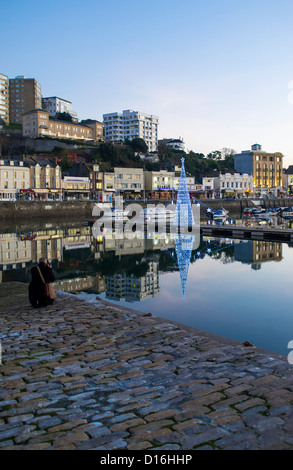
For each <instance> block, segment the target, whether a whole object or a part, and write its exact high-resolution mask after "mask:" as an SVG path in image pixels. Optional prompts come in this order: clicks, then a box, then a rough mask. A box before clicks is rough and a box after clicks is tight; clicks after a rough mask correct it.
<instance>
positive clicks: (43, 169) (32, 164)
mask: <svg viewBox="0 0 293 470" xmlns="http://www.w3.org/2000/svg"><path fill="white" fill-rule="evenodd" d="M25 162H26V163H27V164H28V166H29V168H30V188H31V189H33V191H34V198H35V199H38V200H44V201H47V200H60V199H61V181H62V173H61V167H60V166H59V165H58V164H57V163H56V162H55V161H53V160H49V159H41V158H40V157H26V158H25Z"/></svg>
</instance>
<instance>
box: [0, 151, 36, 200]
mask: <svg viewBox="0 0 293 470" xmlns="http://www.w3.org/2000/svg"><path fill="white" fill-rule="evenodd" d="M30 182H31V180H30V168H29V166H28V164H27V163H25V162H23V161H18V160H0V200H1V201H3V202H5V201H16V200H17V198H18V197H20V194H21V193H24V192H25V191H28V190H29V189H31V188H30Z"/></svg>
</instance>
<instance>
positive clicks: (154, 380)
mask: <svg viewBox="0 0 293 470" xmlns="http://www.w3.org/2000/svg"><path fill="white" fill-rule="evenodd" d="M0 312H1V314H0V341H1V344H2V365H0V379H1V388H0V450H6V449H13V450H17V449H25V450H29V449H32V450H36V449H50V450H53V449H67V450H70V449H85V450H87V449H92V450H93V449H100V450H113V449H123V450H136V449H141V450H147V449H163V450H179V449H181V450H191V449H292V447H293V407H292V403H293V377H292V373H293V366H292V365H290V364H289V363H288V361H287V358H286V357H283V356H279V355H274V354H271V353H268V352H265V351H261V350H258V349H256V348H254V347H245V346H243V345H242V344H241V343H238V342H233V341H228V340H225V339H223V338H219V337H215V336H212V335H209V334H207V333H205V332H201V331H198V330H195V329H193V328H187V327H186V328H185V327H183V326H182V325H178V324H175V323H172V322H169V321H166V320H164V319H160V318H158V317H155V316H154V315H153V316H144V314H139V313H137V312H134V311H131V310H121V309H119V308H117V307H116V306H113V305H108V304H104V303H103V302H100V301H96V302H92V303H87V302H85V301H84V300H80V299H78V298H77V297H76V296H72V295H68V294H62V293H60V294H59V295H58V299H57V301H56V302H55V304H54V306H52V307H49V308H46V309H40V310H34V309H32V308H31V307H30V305H29V304H28V300H27V287H26V286H24V285H23V284H17V283H12V284H4V285H3V284H2V285H1V287H0Z"/></svg>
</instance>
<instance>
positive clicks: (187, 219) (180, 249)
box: [174, 158, 194, 298]
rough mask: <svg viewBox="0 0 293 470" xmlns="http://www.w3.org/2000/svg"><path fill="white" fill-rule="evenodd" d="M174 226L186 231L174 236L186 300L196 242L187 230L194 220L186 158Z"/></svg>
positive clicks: (182, 168) (183, 294)
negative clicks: (191, 260)
mask: <svg viewBox="0 0 293 470" xmlns="http://www.w3.org/2000/svg"><path fill="white" fill-rule="evenodd" d="M174 224H175V225H176V226H178V227H179V228H180V229H181V228H183V229H185V233H179V234H176V235H174V240H175V250H176V255H177V262H178V267H179V272H180V280H181V288H182V297H183V298H184V297H185V287H186V282H187V276H188V270H189V263H190V258H191V252H192V247H193V241H194V235H191V234H189V233H186V229H187V228H188V227H191V226H193V225H194V219H193V214H192V208H191V202H190V196H189V191H188V186H187V180H186V174H185V166H184V158H181V174H180V180H179V189H178V194H177V202H176V209H175V217H174Z"/></svg>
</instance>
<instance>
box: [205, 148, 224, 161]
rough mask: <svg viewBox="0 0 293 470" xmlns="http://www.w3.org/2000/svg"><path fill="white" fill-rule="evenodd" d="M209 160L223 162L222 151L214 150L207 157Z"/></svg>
mask: <svg viewBox="0 0 293 470" xmlns="http://www.w3.org/2000/svg"><path fill="white" fill-rule="evenodd" d="M207 158H211V159H212V160H221V159H222V152H221V151H220V150H213V151H212V152H210V153H209V154H208V155H207Z"/></svg>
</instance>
